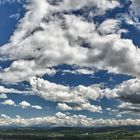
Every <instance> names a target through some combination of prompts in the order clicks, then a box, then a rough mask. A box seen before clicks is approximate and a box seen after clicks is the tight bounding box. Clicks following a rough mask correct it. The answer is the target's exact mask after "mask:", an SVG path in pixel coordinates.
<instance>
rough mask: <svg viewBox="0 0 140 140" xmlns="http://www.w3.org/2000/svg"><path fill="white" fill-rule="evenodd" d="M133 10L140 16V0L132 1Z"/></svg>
mask: <svg viewBox="0 0 140 140" xmlns="http://www.w3.org/2000/svg"><path fill="white" fill-rule="evenodd" d="M131 6H132V9H133V10H134V12H135V13H136V15H138V16H140V15H139V14H140V1H139V0H132V5H131Z"/></svg>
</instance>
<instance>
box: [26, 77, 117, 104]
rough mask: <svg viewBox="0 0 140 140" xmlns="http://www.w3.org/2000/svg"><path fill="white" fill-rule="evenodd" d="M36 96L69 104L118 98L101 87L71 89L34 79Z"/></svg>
mask: <svg viewBox="0 0 140 140" xmlns="http://www.w3.org/2000/svg"><path fill="white" fill-rule="evenodd" d="M29 83H30V85H31V87H32V91H33V92H34V94H35V95H38V96H40V97H43V98H44V99H46V100H50V101H60V102H67V103H71V102H72V103H85V102H87V101H88V99H91V100H95V101H96V100H100V99H102V98H103V97H104V96H105V97H107V98H113V97H116V94H115V93H112V92H110V90H109V89H101V88H100V85H91V86H88V87H86V86H83V85H79V86H77V87H73V88H71V87H69V86H64V85H60V84H55V83H51V82H49V81H47V80H44V79H41V78H37V77H33V78H31V79H30V81H29Z"/></svg>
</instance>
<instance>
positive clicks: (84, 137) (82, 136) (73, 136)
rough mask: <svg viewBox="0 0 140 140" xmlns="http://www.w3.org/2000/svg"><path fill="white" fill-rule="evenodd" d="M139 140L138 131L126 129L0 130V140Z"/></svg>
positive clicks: (139, 134) (139, 131) (139, 133)
mask: <svg viewBox="0 0 140 140" xmlns="http://www.w3.org/2000/svg"><path fill="white" fill-rule="evenodd" d="M101 139H104V140H115V139H117V140H140V130H139V129H135V130H134V129H133V128H131V129H128V128H109V127H104V128H50V129H47V128H40V129H39V128H35V129H32V128H28V129H23V128H22V129H21V128H20V129H1V130H0V140H101Z"/></svg>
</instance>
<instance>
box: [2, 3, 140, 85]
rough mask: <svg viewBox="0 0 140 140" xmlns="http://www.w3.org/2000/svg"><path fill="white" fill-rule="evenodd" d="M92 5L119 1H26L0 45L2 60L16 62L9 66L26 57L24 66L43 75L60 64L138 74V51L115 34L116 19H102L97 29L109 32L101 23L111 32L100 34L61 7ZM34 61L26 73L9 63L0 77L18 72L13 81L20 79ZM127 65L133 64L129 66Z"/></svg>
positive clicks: (107, 6) (107, 5) (104, 6)
mask: <svg viewBox="0 0 140 140" xmlns="http://www.w3.org/2000/svg"><path fill="white" fill-rule="evenodd" d="M63 5H65V6H63ZM91 5H93V6H95V7H99V9H110V8H114V7H115V6H117V5H118V1H113V2H110V1H108V0H102V1H101V0H99V1H95V0H92V1H88V2H86V3H85V1H82V2H81V1H79V0H76V1H75V4H74V5H73V3H71V1H69V0H67V1H62V2H60V4H57V5H53V4H50V3H48V2H47V1H46V0H42V1H41V2H38V1H37V0H34V1H31V2H29V4H28V5H27V6H26V9H27V12H26V14H25V16H24V18H23V19H21V21H20V23H19V25H18V27H17V29H16V30H15V32H14V34H13V36H11V39H10V43H9V44H6V45H4V46H2V47H1V48H0V56H1V59H2V60H5V59H10V60H13V61H15V62H13V64H12V65H14V63H22V61H25V60H26V61H25V62H24V63H27V65H28V63H33V64H34V67H33V68H34V69H35V70H36V71H40V73H38V72H36V71H35V72H34V75H36V76H37V75H39V76H40V75H43V74H44V73H45V71H46V73H47V68H48V67H53V66H56V65H60V64H70V65H73V64H76V65H78V66H79V65H80V66H83V65H84V66H86V67H89V66H95V67H96V68H98V69H107V70H108V71H111V72H117V73H118V72H119V73H125V74H131V75H135V76H138V75H139V72H138V69H139V63H140V62H139V60H140V59H139V52H140V51H139V49H137V51H136V49H135V46H134V45H133V43H132V41H131V40H128V39H121V37H120V33H118V32H117V33H116V31H118V30H119V28H120V27H119V25H118V22H119V21H115V20H111V19H110V20H108V21H105V22H103V23H102V24H101V26H99V27H98V31H102V32H107V33H108V32H109V30H108V31H105V28H104V27H103V26H109V27H110V28H111V29H110V30H112V31H111V35H106V34H105V35H103V36H101V35H99V34H98V31H96V28H97V26H98V25H96V24H95V23H94V22H89V21H87V20H86V19H84V18H83V17H82V16H76V15H72V14H64V13H63V12H62V9H63V8H66V9H67V8H68V9H69V8H70V9H71V8H72V9H73V6H74V9H75V8H76V9H77V7H83V6H91ZM58 9H59V10H60V11H59V12H60V13H61V14H59V16H57V15H56V16H53V14H52V13H55V12H56V11H57V10H58ZM34 11H36V13H38V14H36V13H35V12H34ZM60 15H61V16H60ZM60 17H61V18H60ZM111 23H112V24H111ZM100 28H101V29H100ZM55 31H57V32H55ZM114 32H115V33H114ZM50 35H51V36H50ZM91 38H92V39H91ZM85 43H86V44H89V45H88V46H89V47H88V48H86V47H83V45H84V44H85ZM26 46H28V47H26ZM99 46H100V47H99ZM116 56H118V57H116ZM29 60H32V61H29ZM134 60H135V61H134ZM28 61H29V62H28ZM33 64H31V66H30V65H29V66H28V70H29V72H28V71H26V75H25V73H24V70H21V71H15V72H14V71H12V69H11V67H12V65H11V66H10V67H9V68H7V69H8V71H6V70H7V69H5V70H4V71H3V72H2V73H1V75H0V79H2V80H3V81H6V82H11V81H12V80H10V79H8V78H7V75H9V73H11V72H12V73H16V74H17V72H18V74H17V75H22V76H19V77H17V75H16V77H15V78H16V79H14V78H12V79H14V80H13V82H19V81H23V80H25V78H26V77H28V76H29V77H30V76H32V74H31V73H30V70H31V69H33V68H32V65H33ZM25 65H26V64H25ZM129 65H132V67H131V68H130V67H129ZM3 75H6V76H3ZM11 77H13V76H12V75H11ZM24 77H25V78H24Z"/></svg>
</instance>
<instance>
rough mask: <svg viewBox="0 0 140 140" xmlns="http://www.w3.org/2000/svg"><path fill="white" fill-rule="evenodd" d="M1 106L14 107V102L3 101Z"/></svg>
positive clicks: (9, 100)
mask: <svg viewBox="0 0 140 140" xmlns="http://www.w3.org/2000/svg"><path fill="white" fill-rule="evenodd" d="M1 104H3V105H10V106H16V104H15V102H14V101H13V100H11V99H8V100H5V101H4V102H2V103H1Z"/></svg>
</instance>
